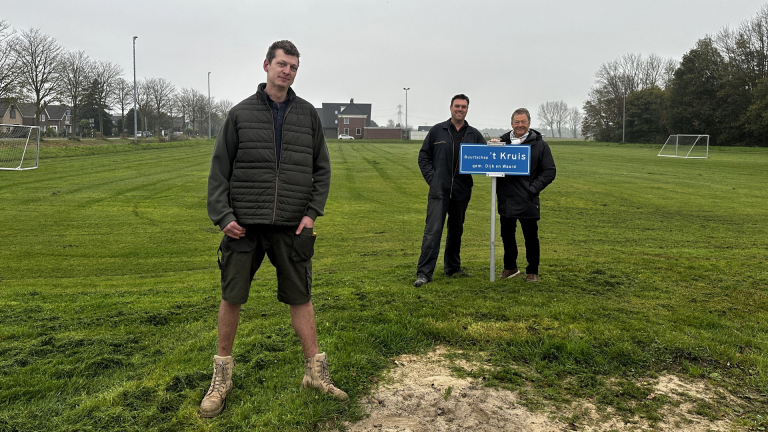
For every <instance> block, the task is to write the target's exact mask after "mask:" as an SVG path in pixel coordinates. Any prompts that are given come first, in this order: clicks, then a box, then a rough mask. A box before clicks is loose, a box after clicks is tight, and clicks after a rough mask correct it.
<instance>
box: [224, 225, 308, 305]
mask: <svg viewBox="0 0 768 432" xmlns="http://www.w3.org/2000/svg"><path fill="white" fill-rule="evenodd" d="M244 228H245V236H243V237H241V238H239V239H233V238H232V237H229V236H227V235H225V236H224V238H223V239H222V240H221V245H220V246H219V254H220V257H219V268H220V269H221V298H222V299H224V300H226V301H227V302H229V303H232V304H243V303H245V302H247V301H248V295H249V294H250V290H251V282H252V281H253V276H254V275H255V274H256V271H257V270H258V269H259V267H261V263H262V261H264V255H267V257H268V258H269V261H270V262H271V263H272V265H273V266H274V267H275V269H276V270H277V299H278V300H279V301H280V302H282V303H285V304H288V305H302V304H305V303H307V302H308V301H310V300H311V291H312V255H314V252H315V234H314V232H313V229H312V228H304V229H303V230H302V231H301V234H299V235H296V227H283V226H275V225H248V226H245V227H244Z"/></svg>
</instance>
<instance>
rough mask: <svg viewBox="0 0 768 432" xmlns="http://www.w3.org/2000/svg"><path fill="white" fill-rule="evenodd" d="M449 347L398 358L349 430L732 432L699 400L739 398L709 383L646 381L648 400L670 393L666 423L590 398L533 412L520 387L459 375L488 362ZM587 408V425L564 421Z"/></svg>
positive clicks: (666, 379)
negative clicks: (621, 412)
mask: <svg viewBox="0 0 768 432" xmlns="http://www.w3.org/2000/svg"><path fill="white" fill-rule="evenodd" d="M447 354H449V352H448V351H447V350H446V349H444V348H438V349H436V350H434V351H432V352H430V353H429V354H427V355H425V356H412V355H404V356H400V357H398V358H396V359H394V362H395V365H396V366H395V367H394V368H393V369H392V370H391V371H390V372H389V373H388V375H387V377H386V379H385V380H383V382H382V384H381V385H380V386H379V387H378V388H377V389H375V390H374V391H373V392H372V394H371V395H370V396H369V397H368V398H366V400H365V401H363V405H364V407H365V409H366V410H367V412H368V414H369V417H368V418H366V419H364V420H362V421H360V422H357V423H354V424H348V425H346V427H347V429H346V430H348V431H351V432H362V431H377V432H396V431H397V432H426V431H446V432H452V431H478V432H492V431H493V432H495V431H516V430H519V431H533V432H537V431H570V430H585V431H596V432H597V431H601V432H602V431H612V430H618V431H640V430H658V431H729V430H734V428H733V425H732V424H731V423H730V422H729V421H728V420H718V421H710V420H709V419H707V418H705V417H702V416H700V415H697V414H695V412H694V411H695V407H696V404H697V403H700V402H707V403H721V402H723V400H724V398H725V399H728V400H729V401H730V400H733V402H734V403H735V402H737V401H736V399H735V398H733V397H732V396H729V395H724V394H722V393H721V392H717V391H716V390H715V389H713V388H711V387H710V386H709V385H708V384H707V383H706V382H703V381H696V382H687V381H683V380H681V379H680V378H678V377H676V376H672V375H665V376H662V377H660V378H659V379H658V380H653V381H647V382H645V383H642V384H643V385H653V386H654V387H653V388H654V390H653V393H652V394H651V395H650V396H648V398H653V397H658V396H660V395H664V396H665V397H667V398H669V400H670V402H669V403H667V404H666V405H665V409H664V411H663V412H662V420H661V421H659V422H657V423H656V424H654V425H653V426H651V425H650V424H649V423H648V422H647V421H646V420H645V419H641V418H634V419H631V420H630V421H627V420H625V419H622V418H621V417H620V416H618V415H614V413H612V412H611V410H610V409H608V410H605V409H603V410H601V411H599V410H598V409H597V408H596V406H595V405H594V404H592V403H590V402H588V401H583V402H579V403H574V404H572V406H571V407H569V408H568V410H569V411H570V412H564V410H563V409H562V408H560V409H555V408H554V407H550V408H547V409H544V410H541V411H536V412H533V411H531V410H529V409H528V408H526V407H525V406H523V405H521V404H520V397H519V395H518V393H517V392H511V391H508V390H503V389H496V388H488V387H484V386H483V385H482V383H481V382H479V381H478V380H475V379H471V378H466V379H464V378H457V377H455V376H454V375H453V374H452V373H451V371H450V367H451V366H452V365H454V366H460V367H462V368H464V369H467V370H471V369H476V368H478V367H485V368H488V365H481V364H479V363H477V364H474V363H470V362H466V361H461V360H459V361H456V360H450V359H449V358H447V357H455V356H447ZM574 412H581V413H583V414H582V418H583V423H581V422H580V424H573V423H566V422H564V421H561V420H559V419H563V418H568V417H570V414H572V413H574Z"/></svg>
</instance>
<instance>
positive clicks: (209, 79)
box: [208, 72, 211, 139]
mask: <svg viewBox="0 0 768 432" xmlns="http://www.w3.org/2000/svg"><path fill="white" fill-rule="evenodd" d="M208 139H211V73H210V72H208Z"/></svg>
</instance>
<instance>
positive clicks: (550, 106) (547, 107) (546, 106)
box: [538, 102, 555, 135]
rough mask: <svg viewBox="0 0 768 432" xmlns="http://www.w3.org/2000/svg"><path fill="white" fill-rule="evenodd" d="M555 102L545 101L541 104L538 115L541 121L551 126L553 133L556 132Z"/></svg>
mask: <svg viewBox="0 0 768 432" xmlns="http://www.w3.org/2000/svg"><path fill="white" fill-rule="evenodd" d="M554 104H555V102H545V103H543V104H541V105H539V114H538V117H539V119H540V120H541V123H542V124H544V125H545V126H548V127H549V130H550V131H551V133H552V135H554V134H555V106H554Z"/></svg>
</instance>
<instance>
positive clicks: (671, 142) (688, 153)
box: [657, 135, 709, 159]
mask: <svg viewBox="0 0 768 432" xmlns="http://www.w3.org/2000/svg"><path fill="white" fill-rule="evenodd" d="M657 156H666V157H679V158H688V159H706V158H708V157H709V135H670V136H669V138H667V142H665V143H664V146H663V147H661V150H659V154H658V155H657Z"/></svg>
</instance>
